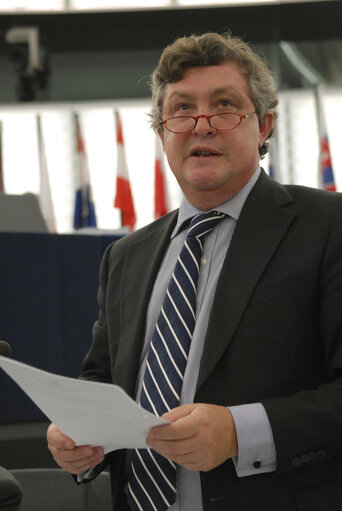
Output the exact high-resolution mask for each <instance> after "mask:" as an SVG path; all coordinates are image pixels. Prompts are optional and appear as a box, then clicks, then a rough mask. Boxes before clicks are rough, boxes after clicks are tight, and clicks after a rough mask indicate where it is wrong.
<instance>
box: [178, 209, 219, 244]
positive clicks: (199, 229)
mask: <svg viewBox="0 0 342 511" xmlns="http://www.w3.org/2000/svg"><path fill="white" fill-rule="evenodd" d="M225 216H226V215H225V214H224V213H220V212H219V211H215V210H214V211H209V213H201V214H199V215H196V216H194V217H193V218H192V219H191V222H190V227H189V230H188V234H187V237H189V236H192V237H196V238H203V237H204V236H205V235H206V234H208V233H209V232H210V231H211V230H212V229H214V227H216V225H217V224H218V223H219V222H220V221H221V220H222V219H223V218H225Z"/></svg>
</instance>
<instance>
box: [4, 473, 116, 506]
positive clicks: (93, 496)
mask: <svg viewBox="0 0 342 511" xmlns="http://www.w3.org/2000/svg"><path fill="white" fill-rule="evenodd" d="M11 472H12V474H13V476H14V477H15V478H16V479H17V481H18V482H19V484H20V486H21V488H22V491H23V497H22V503H21V507H20V511H94V510H99V511H112V510H113V507H112V499H111V490H110V476H109V473H108V472H102V473H101V474H100V475H99V476H98V477H97V478H96V479H94V480H93V481H91V482H89V483H86V484H79V485H77V484H76V483H75V481H74V480H73V478H72V476H71V475H70V474H69V473H68V472H65V471H64V470H61V469H58V468H56V469H54V468H53V469H48V468H42V469H41V468H29V469H15V470H12V471H11ZM0 509H1V508H0ZM1 511H2V510H1Z"/></svg>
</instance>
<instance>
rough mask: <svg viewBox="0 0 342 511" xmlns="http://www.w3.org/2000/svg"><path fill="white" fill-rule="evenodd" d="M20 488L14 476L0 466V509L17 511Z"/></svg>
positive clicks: (2, 510)
mask: <svg viewBox="0 0 342 511" xmlns="http://www.w3.org/2000/svg"><path fill="white" fill-rule="evenodd" d="M21 496H22V490H21V487H20V486H19V484H18V482H17V481H16V479H15V477H14V476H13V475H12V474H11V472H9V471H8V470H6V469H5V468H3V467H0V510H1V511H19V509H20V502H21Z"/></svg>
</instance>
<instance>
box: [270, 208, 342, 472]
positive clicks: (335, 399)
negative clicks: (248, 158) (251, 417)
mask: <svg viewBox="0 0 342 511" xmlns="http://www.w3.org/2000/svg"><path fill="white" fill-rule="evenodd" d="M341 226H342V208H341V207H340V206H339V208H338V209H337V211H336V213H335V215H334V216H333V217H332V219H331V222H330V227H329V232H328V236H327V240H326V243H325V247H324V249H323V257H322V263H321V268H320V278H319V282H318V283H317V286H318V296H319V304H318V311H319V312H318V314H319V318H318V325H319V334H320V339H318V341H317V340H315V341H314V342H315V343H316V344H318V342H319V343H320V349H319V350H316V351H315V352H316V353H317V355H316V356H319V355H318V354H319V353H320V354H321V357H322V359H323V358H324V361H323V360H322V362H323V363H321V366H322V367H323V368H324V372H325V381H322V383H321V384H320V385H318V386H317V388H308V389H306V390H302V391H301V392H297V393H295V394H292V395H285V396H282V397H279V398H271V399H266V400H264V401H263V403H262V404H263V405H264V407H265V409H266V412H267V414H268V417H269V420H270V423H271V427H272V431H273V436H274V441H275V447H276V452H277V470H279V471H285V470H289V469H293V468H299V467H303V466H307V465H310V464H314V463H317V462H319V461H320V460H324V459H330V458H333V457H336V456H342V227H341ZM324 242H325V240H324ZM322 243H323V240H322ZM300 334H301V335H302V336H305V335H307V336H309V334H308V333H307V332H301V333H300ZM302 364H303V370H304V368H305V364H306V360H303V361H302ZM318 366H319V364H317V367H318Z"/></svg>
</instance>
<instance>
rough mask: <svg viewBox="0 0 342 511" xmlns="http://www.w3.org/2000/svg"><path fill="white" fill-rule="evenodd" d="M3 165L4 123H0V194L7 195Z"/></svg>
mask: <svg viewBox="0 0 342 511" xmlns="http://www.w3.org/2000/svg"><path fill="white" fill-rule="evenodd" d="M3 168H4V167H3V164H2V122H1V121H0V193H5V186H4V173H3Z"/></svg>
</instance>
